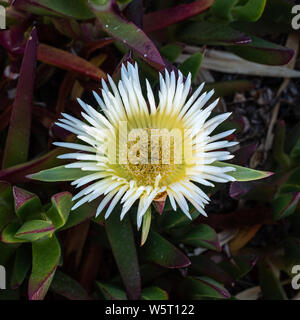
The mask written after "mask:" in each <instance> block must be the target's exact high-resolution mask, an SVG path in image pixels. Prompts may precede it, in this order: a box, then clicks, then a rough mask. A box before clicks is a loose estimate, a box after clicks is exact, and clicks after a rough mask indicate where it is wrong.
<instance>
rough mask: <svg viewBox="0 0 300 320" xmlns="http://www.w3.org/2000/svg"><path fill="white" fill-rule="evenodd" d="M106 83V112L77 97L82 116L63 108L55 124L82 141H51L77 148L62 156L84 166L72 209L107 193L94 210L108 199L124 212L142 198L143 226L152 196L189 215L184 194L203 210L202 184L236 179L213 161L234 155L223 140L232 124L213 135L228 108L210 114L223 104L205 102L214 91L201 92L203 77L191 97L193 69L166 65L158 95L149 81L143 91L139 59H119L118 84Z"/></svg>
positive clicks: (140, 216)
mask: <svg viewBox="0 0 300 320" xmlns="http://www.w3.org/2000/svg"><path fill="white" fill-rule="evenodd" d="M108 82H109V85H110V88H109V87H108V86H107V84H106V83H105V81H102V98H100V97H99V96H98V95H97V94H96V93H94V96H95V99H96V100H97V102H98V104H99V106H100V108H101V112H98V111H96V110H95V109H94V108H93V107H91V106H89V105H88V104H86V103H84V102H83V101H81V100H80V99H78V101H79V103H80V105H81V106H82V108H83V110H84V112H82V116H83V118H84V119H85V122H84V121H82V120H79V119H76V118H74V117H72V116H70V115H68V114H63V117H64V118H63V119H60V120H59V122H58V123H57V125H58V126H61V127H63V128H65V129H66V130H68V131H70V132H72V133H74V134H75V135H77V138H78V139H79V140H81V141H83V142H84V144H81V143H67V142H56V143H54V144H55V145H57V146H61V147H65V148H70V149H75V150H77V152H75V153H68V154H64V155H62V156H60V158H62V159H74V160H77V161H76V162H73V163H70V164H68V165H66V168H80V169H81V170H83V171H86V176H84V177H82V178H79V179H77V180H76V181H73V182H72V185H75V186H76V187H77V188H79V187H82V186H84V185H88V186H86V187H85V188H83V189H82V190H81V191H80V192H79V193H77V194H76V195H75V196H74V198H73V200H78V201H77V202H76V204H75V205H74V207H73V208H72V209H76V208H77V207H79V206H80V205H82V204H84V203H85V202H90V201H92V200H94V199H96V198H98V197H100V196H102V197H103V199H102V201H101V203H100V205H99V207H98V209H97V215H98V214H99V213H100V212H102V211H103V210H104V209H105V208H106V207H107V206H108V207H107V208H106V209H105V210H106V213H105V218H107V217H108V216H109V215H110V213H111V212H112V210H113V209H114V207H115V206H116V204H117V203H118V202H121V203H122V204H123V208H122V211H121V219H122V218H123V217H124V215H125V214H126V213H127V212H128V210H129V209H130V208H131V207H132V205H133V204H134V203H135V202H136V201H137V200H139V204H138V209H137V224H138V227H140V226H141V223H142V219H143V215H144V214H145V212H146V211H147V209H148V208H149V206H150V205H151V203H152V201H153V200H156V199H158V198H160V197H162V195H167V196H168V197H169V200H170V203H171V205H172V207H173V209H174V210H176V208H177V206H179V207H180V208H181V209H182V211H183V212H184V213H185V214H186V215H187V216H188V217H189V218H190V213H189V205H188V202H187V200H188V201H189V202H190V203H191V204H192V205H193V206H194V207H195V208H196V209H197V210H198V211H199V212H200V213H202V214H203V215H206V213H205V211H204V207H205V205H206V204H207V203H208V202H209V197H208V196H207V194H205V193H204V192H203V191H202V190H201V185H205V186H211V187H213V186H214V185H213V183H212V182H224V183H225V182H228V181H234V178H233V177H232V176H231V175H229V174H228V172H230V171H234V170H235V169H234V168H233V167H230V166H228V167H226V166H225V167H224V166H222V167H220V166H216V165H214V162H215V161H224V160H229V159H231V158H232V157H233V156H232V155H230V153H229V152H228V151H224V150H222V149H223V148H227V147H230V146H233V145H235V144H236V142H229V141H227V140H222V139H223V138H225V137H227V136H228V135H230V134H231V133H232V132H233V131H234V130H229V131H225V132H222V133H219V134H216V135H211V134H212V133H213V131H214V130H215V128H216V127H217V126H218V125H219V124H220V123H222V122H223V121H224V120H226V119H227V118H228V117H229V116H230V113H224V114H221V115H218V116H215V117H211V118H210V119H209V117H210V116H211V113H212V111H213V109H214V108H215V106H216V105H217V103H218V100H216V101H214V102H213V103H211V104H210V105H208V106H207V107H205V105H206V104H207V102H208V101H209V100H210V99H211V97H212V95H213V91H210V92H208V93H207V92H205V93H201V92H202V89H203V86H204V84H202V85H201V86H200V87H199V88H198V89H197V90H196V91H195V92H194V93H193V94H192V95H191V96H190V97H189V92H190V88H191V76H190V75H189V76H188V77H187V79H186V80H185V81H184V78H183V76H182V74H181V73H180V72H179V74H178V78H177V79H176V77H175V73H174V72H171V73H169V72H168V71H167V70H165V76H164V77H163V76H162V75H161V74H160V89H159V93H158V97H159V99H158V101H156V99H155V98H154V94H153V91H152V89H151V87H150V84H149V82H148V81H147V80H146V89H147V98H145V97H144V95H143V92H142V88H141V84H140V80H139V74H138V67H137V64H135V66H133V65H132V64H130V63H128V64H127V67H125V65H122V69H121V80H120V81H119V83H118V85H116V84H115V83H114V81H113V80H112V78H111V77H109V76H108Z"/></svg>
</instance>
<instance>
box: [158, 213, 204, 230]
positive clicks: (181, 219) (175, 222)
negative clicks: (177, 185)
mask: <svg viewBox="0 0 300 320" xmlns="http://www.w3.org/2000/svg"><path fill="white" fill-rule="evenodd" d="M190 214H191V217H192V220H191V219H189V218H188V217H187V216H186V215H185V214H184V213H183V212H182V211H181V210H180V209H177V211H173V209H169V210H168V209H167V208H166V210H165V211H164V213H163V215H162V216H161V217H160V219H159V221H160V225H161V226H162V227H163V228H164V229H172V228H179V227H185V226H188V225H190V224H191V222H192V221H193V220H195V219H196V218H198V217H199V215H200V212H198V211H197V210H196V209H192V210H191V212H190Z"/></svg>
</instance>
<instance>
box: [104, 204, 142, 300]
mask: <svg viewBox="0 0 300 320" xmlns="http://www.w3.org/2000/svg"><path fill="white" fill-rule="evenodd" d="M117 208H120V207H119V206H118V207H116V209H115V210H114V211H113V212H112V213H111V215H110V217H109V218H108V220H107V221H106V223H105V230H106V234H107V237H108V240H109V243H110V245H111V249H112V252H113V255H114V258H115V260H116V263H117V265H118V268H119V271H120V274H121V277H122V280H123V283H124V286H125V288H126V291H127V295H128V298H130V299H139V298H140V296H141V277H140V271H139V264H138V258H137V252H136V247H135V242H134V236H133V230H132V226H131V222H130V217H129V216H128V215H127V216H126V217H125V218H124V220H123V221H120V215H119V212H118V211H117Z"/></svg>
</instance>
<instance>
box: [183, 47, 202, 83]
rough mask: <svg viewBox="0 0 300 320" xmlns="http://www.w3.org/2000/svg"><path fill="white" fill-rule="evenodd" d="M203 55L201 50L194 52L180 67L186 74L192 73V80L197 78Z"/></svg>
mask: <svg viewBox="0 0 300 320" xmlns="http://www.w3.org/2000/svg"><path fill="white" fill-rule="evenodd" d="M202 58H203V55H202V53H201V52H196V53H194V54H193V55H192V56H191V57H189V58H187V59H186V60H185V61H184V62H183V63H182V64H181V65H180V67H179V70H180V71H181V72H182V73H183V75H184V76H186V77H187V76H188V74H189V72H190V73H191V74H192V81H194V80H195V78H196V76H197V74H198V72H199V70H200V66H201V62H202Z"/></svg>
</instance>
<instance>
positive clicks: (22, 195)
mask: <svg viewBox="0 0 300 320" xmlns="http://www.w3.org/2000/svg"><path fill="white" fill-rule="evenodd" d="M13 195H14V200H15V201H14V202H15V212H16V214H17V216H18V217H19V218H21V219H22V220H23V221H24V220H29V219H32V218H40V213H41V209H42V205H41V201H40V199H39V198H38V197H37V195H35V194H34V193H31V192H29V191H26V190H24V189H21V188H18V187H16V186H14V187H13Z"/></svg>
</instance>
